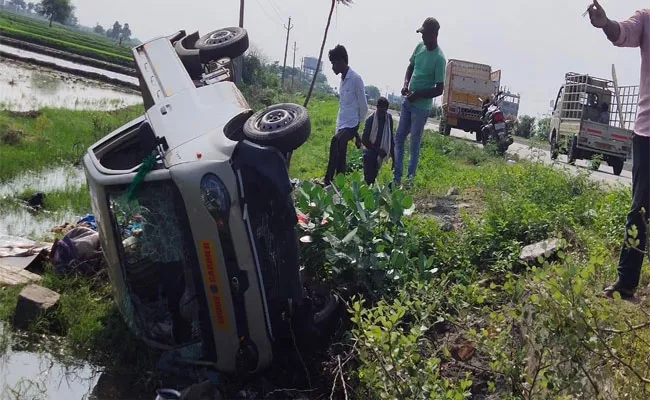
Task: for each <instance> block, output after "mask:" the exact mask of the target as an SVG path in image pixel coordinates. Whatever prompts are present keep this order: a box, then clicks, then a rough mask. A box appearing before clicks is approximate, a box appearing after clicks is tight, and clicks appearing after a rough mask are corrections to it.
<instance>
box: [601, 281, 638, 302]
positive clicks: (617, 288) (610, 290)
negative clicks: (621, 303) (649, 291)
mask: <svg viewBox="0 0 650 400" xmlns="http://www.w3.org/2000/svg"><path fill="white" fill-rule="evenodd" d="M615 292H618V293H619V294H620V295H621V298H622V299H625V300H630V299H632V298H634V290H630V289H626V288H624V287H622V286H621V285H620V284H619V283H618V282H616V283H615V284H613V285H611V286H608V287H606V288H605V289H604V290H603V292H602V294H601V296H602V297H607V298H609V299H613V298H614V293H615Z"/></svg>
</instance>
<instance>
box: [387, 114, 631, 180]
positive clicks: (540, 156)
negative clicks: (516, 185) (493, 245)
mask: <svg viewBox="0 0 650 400" xmlns="http://www.w3.org/2000/svg"><path fill="white" fill-rule="evenodd" d="M390 112H391V114H393V116H394V117H395V118H396V119H399V113H398V112H397V111H394V110H390ZM426 129H431V130H434V131H437V130H438V121H437V120H433V119H429V121H428V122H427V125H426ZM451 136H453V137H456V138H459V139H463V140H468V141H471V142H472V143H475V144H476V139H475V135H473V134H469V133H467V132H464V131H461V130H458V129H452V130H451ZM476 145H478V144H476ZM508 153H511V154H516V155H518V156H519V158H520V159H524V158H526V159H530V160H535V161H541V162H543V163H544V164H548V165H553V167H554V168H557V169H566V170H567V171H568V172H569V173H572V174H576V175H577V174H578V172H580V171H589V169H588V161H586V160H579V161H576V165H575V166H572V165H569V164H567V163H566V156H563V155H561V156H560V158H559V160H557V161H553V160H551V154H550V152H549V151H547V150H544V149H539V148H531V147H530V146H528V145H523V144H519V143H513V144H512V145H511V146H510V148H509V149H508ZM589 172H591V174H590V179H592V180H593V181H595V182H599V183H602V184H603V186H617V185H625V186H628V187H631V186H632V173H631V172H630V171H625V170H624V171H623V172H622V173H621V175H620V176H616V175H614V174H613V173H612V167H610V166H608V165H607V163H602V165H601V166H600V169H599V170H598V171H589Z"/></svg>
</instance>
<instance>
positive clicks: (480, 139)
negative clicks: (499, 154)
mask: <svg viewBox="0 0 650 400" xmlns="http://www.w3.org/2000/svg"><path fill="white" fill-rule="evenodd" d="M474 133H476V142H477V143H481V142H482V141H483V138H482V137H481V130H480V129H479V130H478V131H476V132H474Z"/></svg>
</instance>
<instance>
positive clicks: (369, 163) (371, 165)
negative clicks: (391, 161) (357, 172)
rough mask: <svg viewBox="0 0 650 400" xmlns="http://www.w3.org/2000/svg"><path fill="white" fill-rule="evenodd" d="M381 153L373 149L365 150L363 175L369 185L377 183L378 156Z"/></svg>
mask: <svg viewBox="0 0 650 400" xmlns="http://www.w3.org/2000/svg"><path fill="white" fill-rule="evenodd" d="M378 156H379V155H378V154H377V152H376V151H374V150H373V149H364V150H363V177H364V179H365V180H366V183H367V184H368V185H372V184H373V183H375V179H377V174H378V173H379V163H378V162H377V157H378Z"/></svg>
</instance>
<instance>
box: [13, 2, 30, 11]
mask: <svg viewBox="0 0 650 400" xmlns="http://www.w3.org/2000/svg"><path fill="white" fill-rule="evenodd" d="M9 5H10V6H14V7H16V8H17V9H19V10H24V9H26V8H27V4H25V0H9Z"/></svg>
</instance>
